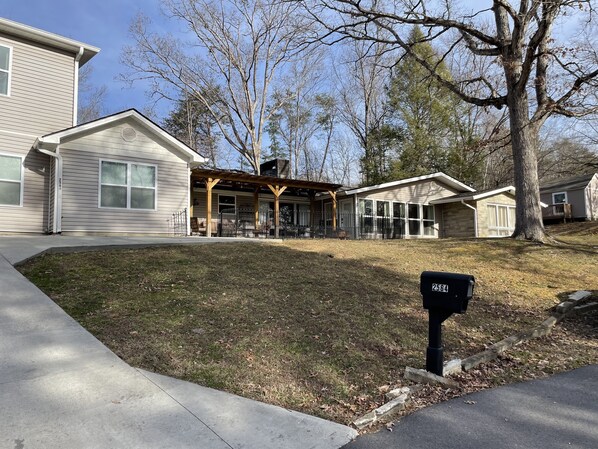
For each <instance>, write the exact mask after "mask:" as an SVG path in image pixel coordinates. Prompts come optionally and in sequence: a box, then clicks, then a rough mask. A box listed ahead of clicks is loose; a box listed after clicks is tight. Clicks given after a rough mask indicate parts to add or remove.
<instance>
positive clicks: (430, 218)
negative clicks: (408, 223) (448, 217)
mask: <svg viewBox="0 0 598 449" xmlns="http://www.w3.org/2000/svg"><path fill="white" fill-rule="evenodd" d="M422 211H423V219H422V222H423V225H424V235H434V233H435V229H434V206H429V205H423V206H422Z"/></svg>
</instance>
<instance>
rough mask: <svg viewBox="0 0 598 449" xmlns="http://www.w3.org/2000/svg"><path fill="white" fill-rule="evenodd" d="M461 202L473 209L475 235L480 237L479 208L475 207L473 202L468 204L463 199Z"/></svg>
mask: <svg viewBox="0 0 598 449" xmlns="http://www.w3.org/2000/svg"><path fill="white" fill-rule="evenodd" d="M461 204H463V205H464V206H466V207H469V208H470V209H471V210H473V229H474V234H475V237H476V238H478V210H477V209H476V208H475V207H473V206H472V205H471V204H467V203H466V202H465V200H461Z"/></svg>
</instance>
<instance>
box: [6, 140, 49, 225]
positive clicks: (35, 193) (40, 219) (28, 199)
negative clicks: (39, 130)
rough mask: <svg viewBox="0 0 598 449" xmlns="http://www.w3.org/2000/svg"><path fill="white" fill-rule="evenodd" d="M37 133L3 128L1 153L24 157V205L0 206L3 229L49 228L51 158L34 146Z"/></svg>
mask: <svg viewBox="0 0 598 449" xmlns="http://www.w3.org/2000/svg"><path fill="white" fill-rule="evenodd" d="M34 141H35V137H34V136H25V135H16V134H8V133H6V132H2V131H0V153H6V154H9V155H15V156H24V181H23V206H0V232H8V233H13V232H18V233H21V232H24V233H37V234H41V233H43V232H45V231H46V230H47V217H48V194H49V191H48V177H47V173H48V171H49V169H50V157H49V156H46V155H44V154H41V153H39V152H38V151H35V150H33V149H32V148H31V146H32V145H33V142H34Z"/></svg>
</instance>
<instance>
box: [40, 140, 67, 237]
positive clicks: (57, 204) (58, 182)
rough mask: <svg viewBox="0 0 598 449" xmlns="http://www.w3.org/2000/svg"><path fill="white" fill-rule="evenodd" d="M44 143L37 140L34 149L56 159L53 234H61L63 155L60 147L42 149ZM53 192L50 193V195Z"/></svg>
mask: <svg viewBox="0 0 598 449" xmlns="http://www.w3.org/2000/svg"><path fill="white" fill-rule="evenodd" d="M43 143H44V142H43V141H42V140H40V139H36V140H35V143H34V144H33V148H35V149H36V150H37V151H39V152H40V153H42V154H45V155H47V156H50V157H52V158H54V160H55V161H56V162H55V164H56V165H55V167H56V170H55V173H54V211H53V217H52V229H51V233H52V234H60V233H61V232H62V155H61V154H60V146H59V145H56V147H55V151H50V150H46V149H44V148H41V145H42V144H43ZM51 194H52V192H50V195H51ZM49 231H50V230H49Z"/></svg>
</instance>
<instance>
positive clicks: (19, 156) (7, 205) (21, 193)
mask: <svg viewBox="0 0 598 449" xmlns="http://www.w3.org/2000/svg"><path fill="white" fill-rule="evenodd" d="M0 156H8V157H14V158H15V159H21V180H20V181H15V180H14V179H0V181H3V182H13V183H17V182H19V183H20V184H21V192H20V194H19V204H0V207H23V192H24V185H25V156H23V155H22V154H12V153H4V152H0Z"/></svg>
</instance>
